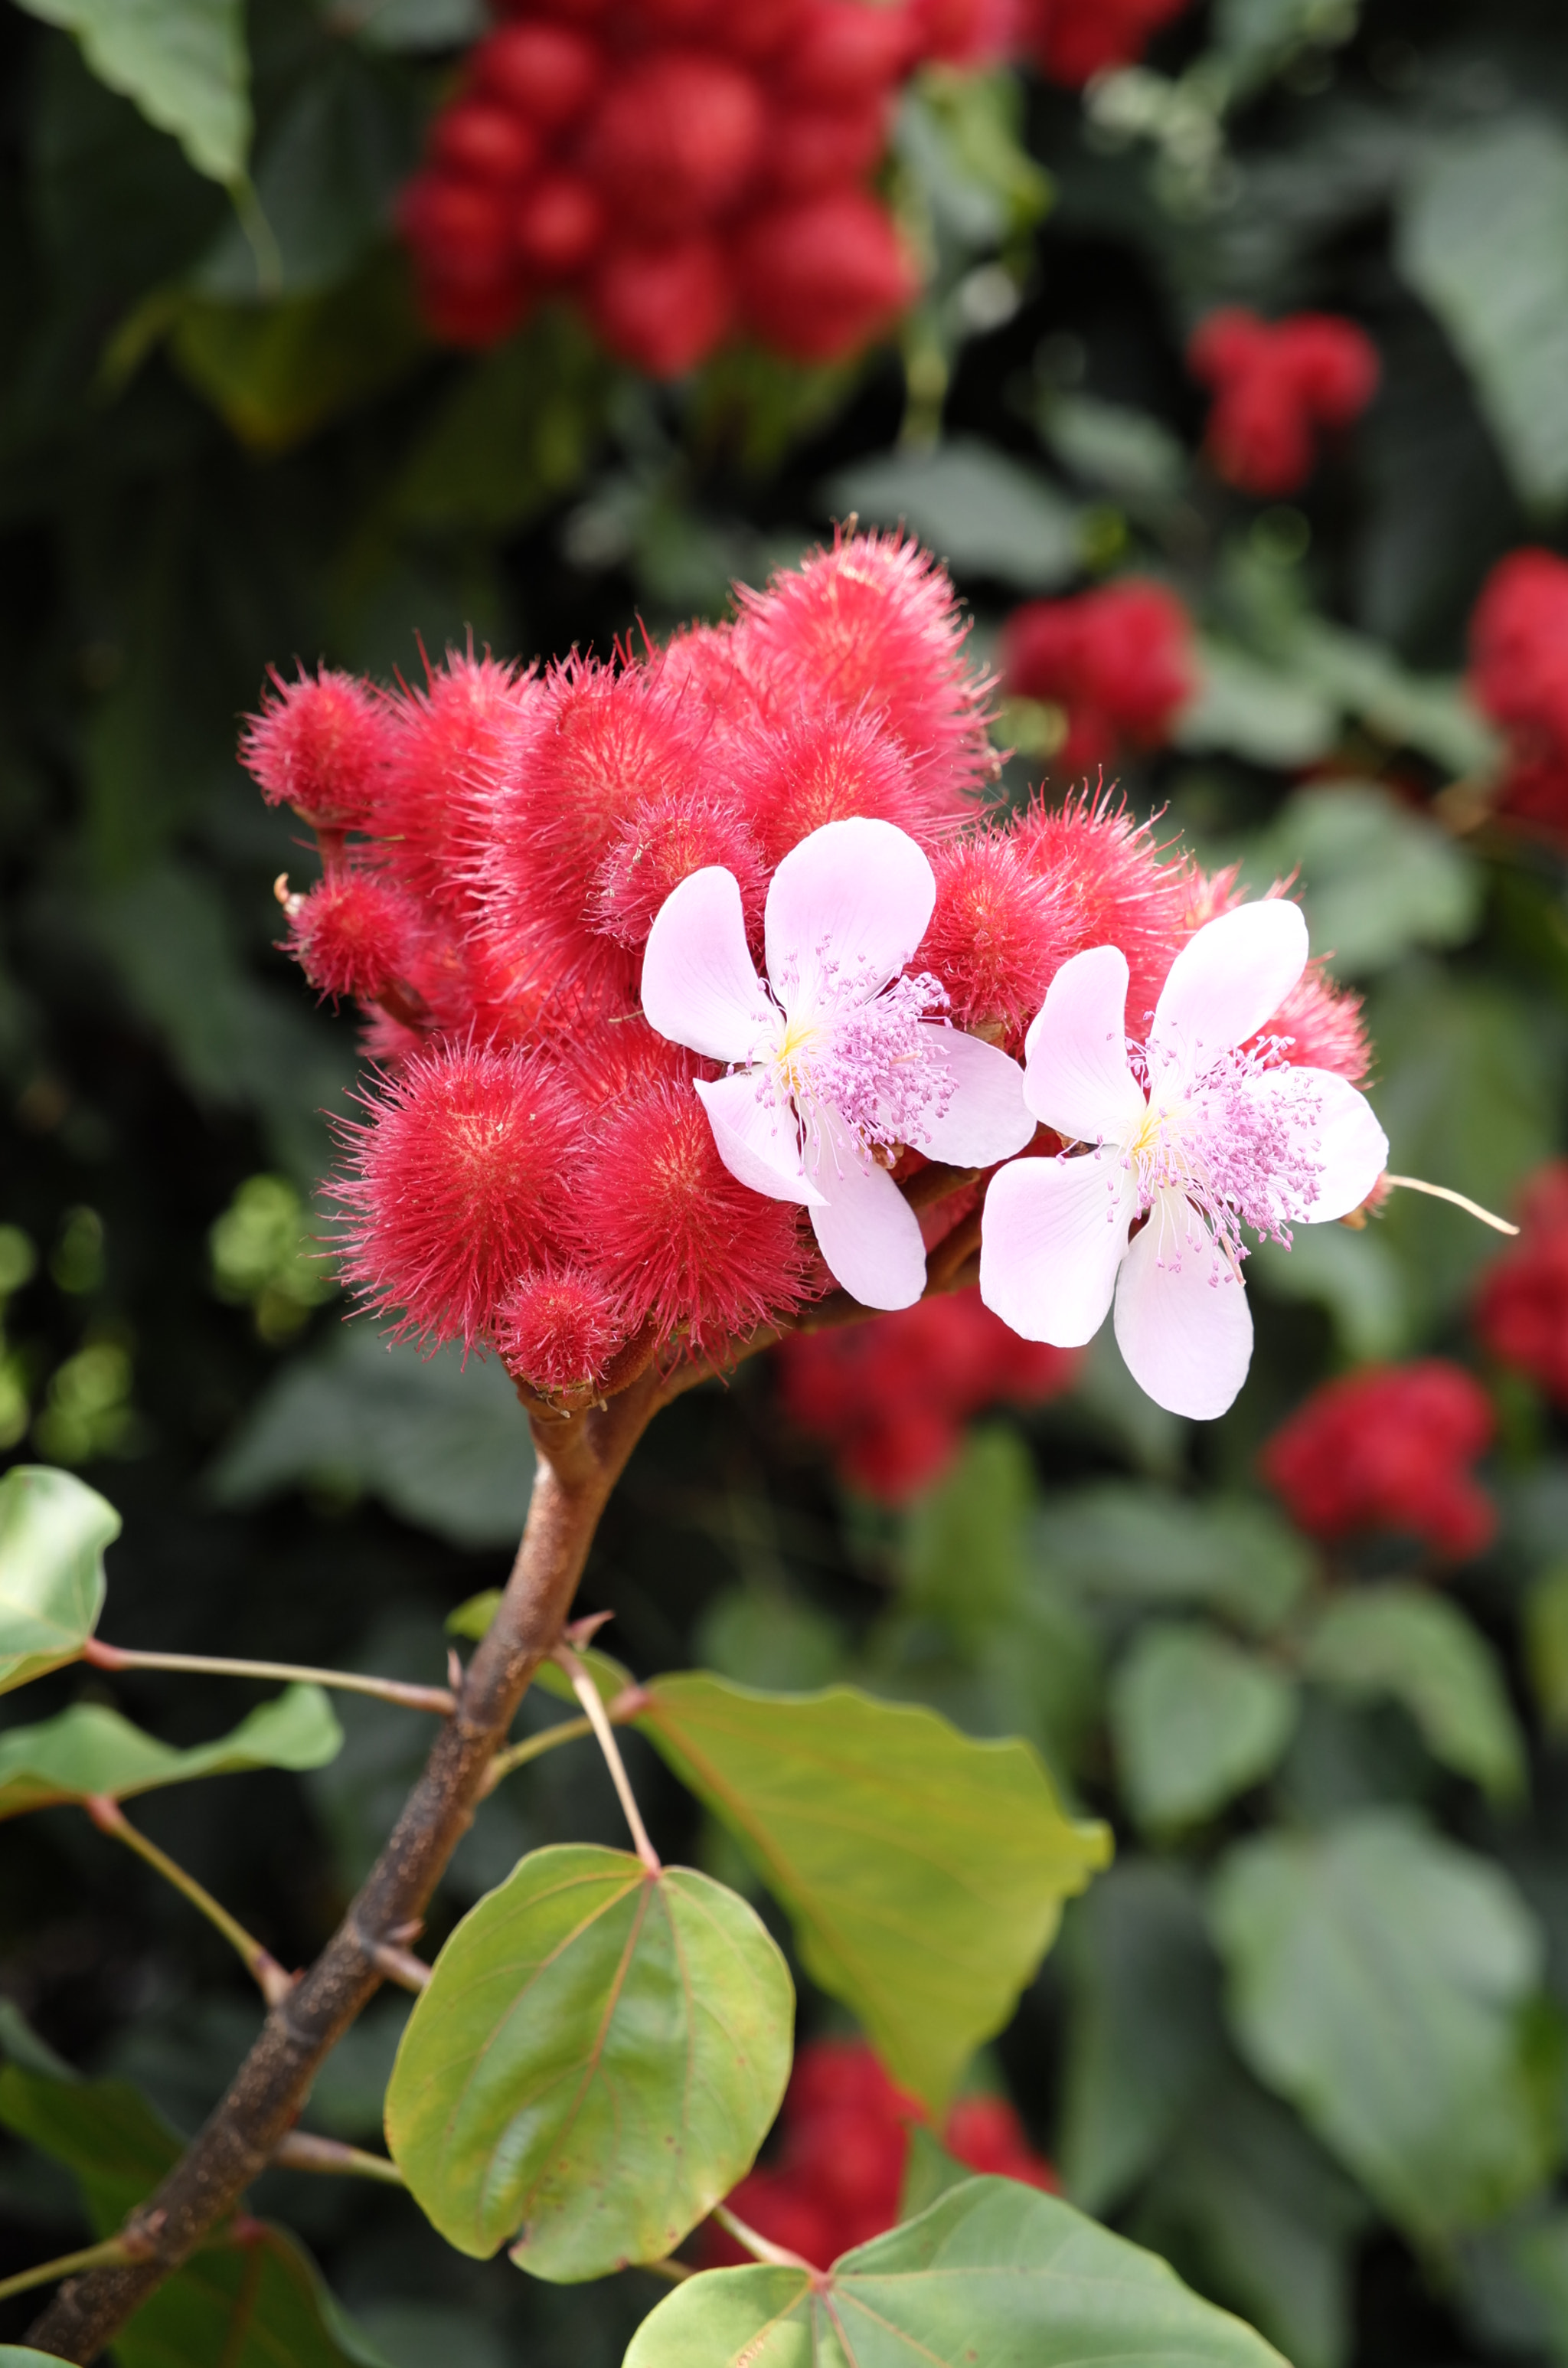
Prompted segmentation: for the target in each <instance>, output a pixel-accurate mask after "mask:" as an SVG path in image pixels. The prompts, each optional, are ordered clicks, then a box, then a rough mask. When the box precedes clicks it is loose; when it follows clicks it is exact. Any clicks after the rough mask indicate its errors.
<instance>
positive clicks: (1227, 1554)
mask: <svg viewBox="0 0 1568 2368" xmlns="http://www.w3.org/2000/svg"><path fill="white" fill-rule="evenodd" d="M1038 1536H1039V1551H1040V1554H1041V1556H1042V1558H1043V1559H1045V1560H1046V1561H1048V1562H1050V1563H1051V1564H1052V1565H1054V1566H1055V1567H1056V1568H1058V1569H1060V1570H1061V1571H1062V1572H1063V1573H1064V1574H1065V1575H1066V1576H1067V1577H1070V1578H1072V1579H1073V1580H1074V1582H1075V1583H1076V1584H1077V1585H1078V1586H1079V1587H1081V1588H1083V1589H1084V1590H1085V1593H1086V1594H1089V1595H1094V1596H1100V1597H1105V1598H1108V1600H1111V1601H1113V1602H1115V1601H1121V1602H1130V1603H1151V1604H1177V1603H1202V1604H1207V1605H1208V1607H1209V1608H1210V1611H1219V1612H1222V1613H1223V1614H1224V1615H1225V1617H1226V1618H1227V1619H1230V1620H1233V1621H1235V1622H1237V1624H1238V1626H1241V1627H1244V1628H1246V1629H1249V1630H1250V1631H1252V1632H1253V1634H1257V1635H1267V1634H1268V1632H1269V1630H1270V1629H1273V1628H1277V1627H1278V1625H1279V1623H1280V1622H1281V1621H1282V1620H1284V1619H1286V1618H1287V1617H1288V1616H1289V1614H1290V1611H1292V1610H1293V1609H1294V1608H1295V1606H1296V1604H1297V1603H1298V1602H1299V1601H1300V1600H1301V1596H1302V1595H1303V1594H1304V1593H1305V1591H1306V1589H1307V1588H1308V1587H1309V1586H1310V1585H1311V1583H1312V1569H1313V1562H1312V1549H1311V1547H1310V1546H1308V1545H1307V1544H1306V1543H1305V1542H1304V1540H1302V1539H1301V1537H1299V1536H1298V1535H1297V1534H1296V1532H1295V1531H1293V1530H1291V1529H1290V1528H1289V1527H1288V1526H1287V1524H1286V1523H1285V1522H1284V1521H1283V1520H1281V1519H1280V1517H1279V1515H1278V1513H1277V1512H1275V1510H1274V1509H1273V1508H1272V1507H1271V1506H1268V1505H1258V1504H1253V1503H1250V1502H1249V1501H1248V1500H1247V1499H1245V1498H1244V1497H1209V1498H1207V1499H1206V1500H1205V1501H1203V1502H1202V1503H1195V1502H1194V1501H1193V1499H1192V1498H1191V1497H1178V1496H1176V1494H1175V1492H1174V1491H1173V1490H1170V1489H1165V1488H1156V1487H1153V1486H1150V1485H1148V1484H1146V1483H1143V1484H1133V1483H1130V1482H1128V1481H1124V1480H1114V1481H1108V1482H1105V1483H1103V1484H1102V1485H1100V1486H1095V1487H1089V1488H1079V1489H1075V1490H1074V1492H1073V1493H1072V1494H1071V1495H1068V1496H1062V1497H1051V1498H1049V1499H1048V1500H1047V1502H1046V1505H1045V1508H1044V1510H1043V1511H1042V1513H1041V1515H1040V1524H1039V1531H1038Z"/></svg>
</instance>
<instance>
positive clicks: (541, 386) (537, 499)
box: [392, 312, 615, 534]
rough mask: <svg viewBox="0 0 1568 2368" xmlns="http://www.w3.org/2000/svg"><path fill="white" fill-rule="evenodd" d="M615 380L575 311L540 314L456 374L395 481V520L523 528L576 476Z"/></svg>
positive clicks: (426, 525)
mask: <svg viewBox="0 0 1568 2368" xmlns="http://www.w3.org/2000/svg"><path fill="white" fill-rule="evenodd" d="M614 383H615V380H614V375H613V372H612V371H611V370H610V367H609V365H608V363H607V362H606V360H605V359H604V356H603V354H602V353H601V352H600V350H599V348H598V347H597V346H596V345H595V344H594V342H593V340H592V339H591V338H590V336H588V333H587V331H586V330H585V328H584V327H583V326H582V324H580V322H579V321H578V320H577V319H576V317H575V316H574V314H571V313H565V312H549V313H542V314H541V315H540V318H539V319H538V320H537V321H535V322H534V323H533V324H532V325H531V326H530V327H529V328H528V330H526V331H525V332H524V334H523V335H522V336H518V337H514V338H512V339H511V340H510V342H509V343H508V344H506V345H505V346H501V347H498V348H497V349H496V351H495V352H494V353H493V354H487V355H486V356H485V357H484V359H483V360H482V361H478V362H475V363H474V364H472V367H471V368H469V369H468V370H465V371H464V372H463V374H462V376H461V377H460V379H459V381H458V382H457V384H456V386H455V388H454V391H453V393H451V395H450V396H449V398H448V400H447V401H446V402H445V403H444V404H441V406H440V407H439V408H438V409H437V412H436V414H435V416H434V418H433V419H432V420H431V421H430V423H429V425H428V427H426V429H425V430H424V433H423V434H422V435H421V436H420V438H419V439H418V440H417V442H416V443H415V447H414V450H413V451H412V452H411V454H410V455H409V458H408V461H407V462H406V463H405V465H404V468H403V472H402V474H401V476H400V477H399V479H398V481H397V483H396V484H394V486H393V488H392V508H393V511H394V513H395V515H396V517H397V518H398V519H399V520H400V521H401V522H402V523H403V524H404V525H406V526H411V527H414V528H415V529H436V530H437V531H445V530H448V529H452V528H455V527H476V528H478V529H481V530H482V531H483V532H485V533H488V534H501V533H506V532H510V531H513V530H515V529H517V528H518V527H521V526H525V525H527V523H528V520H529V519H530V518H535V517H537V516H538V515H539V513H540V511H541V510H542V509H544V508H546V507H548V505H549V504H550V503H551V502H552V501H554V500H556V499H558V498H559V497H560V495H562V494H566V493H569V492H570V491H571V489H572V487H573V486H574V484H577V482H578V480H579V479H580V478H581V477H582V475H583V473H584V471H585V469H586V467H587V465H588V462H589V460H590V459H591V458H592V455H593V450H594V447H595V445H596V444H597V441H598V438H599V435H600V433H601V428H602V423H603V419H604V414H605V408H606V404H607V402H608V395H609V391H610V389H611V387H612V386H613V384H614Z"/></svg>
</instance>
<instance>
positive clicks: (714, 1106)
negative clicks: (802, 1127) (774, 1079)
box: [697, 1070, 822, 1204]
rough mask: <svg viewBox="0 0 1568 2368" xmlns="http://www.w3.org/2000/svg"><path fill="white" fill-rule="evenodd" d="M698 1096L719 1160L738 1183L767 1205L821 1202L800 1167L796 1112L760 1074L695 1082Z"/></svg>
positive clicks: (749, 1072) (747, 1071) (746, 1071)
mask: <svg viewBox="0 0 1568 2368" xmlns="http://www.w3.org/2000/svg"><path fill="white" fill-rule="evenodd" d="M759 1088H762V1090H761V1091H759ZM697 1092H698V1095H699V1099H700V1100H701V1103H702V1107H703V1109H704V1110H706V1111H707V1113H708V1123H709V1125H710V1127H711V1128H712V1130H713V1141H714V1144H715V1145H716V1147H717V1149H718V1153H719V1156H720V1158H721V1159H722V1161H723V1163H724V1165H725V1167H727V1168H728V1169H729V1171H730V1173H731V1175H732V1176H733V1177H734V1178H737V1180H738V1181H739V1182H740V1183H742V1184H745V1185H748V1186H749V1187H750V1189H751V1190H752V1191H754V1192H763V1193H766V1194H767V1198H768V1200H770V1201H803V1202H805V1203H808V1204H810V1203H812V1202H813V1201H820V1200H821V1199H822V1194H821V1193H820V1192H819V1191H818V1190H817V1188H816V1186H815V1185H814V1184H813V1183H812V1180H811V1178H810V1177H809V1176H808V1175H807V1174H806V1171H805V1169H804V1167H802V1165H801V1152H800V1144H799V1142H798V1139H797V1133H796V1126H795V1113H794V1110H792V1108H791V1107H790V1104H789V1103H788V1102H784V1103H779V1102H777V1101H775V1100H774V1099H773V1097H772V1095H771V1094H770V1093H768V1092H767V1089H766V1080H765V1078H764V1077H763V1076H762V1075H760V1074H759V1073H758V1072H757V1071H756V1070H742V1072H741V1074H740V1075H739V1076H734V1077H721V1078H720V1079H719V1080H718V1082H717V1083H716V1084H714V1085H709V1084H707V1083H706V1082H705V1081H704V1080H703V1079H701V1078H699V1079H698V1080H697Z"/></svg>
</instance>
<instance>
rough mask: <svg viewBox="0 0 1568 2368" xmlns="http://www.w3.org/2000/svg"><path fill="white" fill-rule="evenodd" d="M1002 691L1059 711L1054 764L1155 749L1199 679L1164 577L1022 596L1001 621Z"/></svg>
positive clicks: (1078, 764)
mask: <svg viewBox="0 0 1568 2368" xmlns="http://www.w3.org/2000/svg"><path fill="white" fill-rule="evenodd" d="M1002 668H1003V677H1004V679H1005V681H1006V686H1007V689H1009V691H1011V692H1013V693H1014V694H1015V695H1016V696H1017V697H1020V698H1024V699H1037V700H1050V701H1051V702H1052V703H1053V704H1055V705H1057V706H1060V707H1062V708H1063V709H1064V710H1065V711H1066V714H1067V724H1068V729H1067V738H1066V741H1065V743H1064V745H1063V746H1062V749H1061V752H1060V755H1059V757H1058V759H1057V764H1058V769H1059V770H1060V771H1062V772H1063V773H1076V772H1080V771H1082V770H1083V769H1084V768H1085V767H1086V766H1090V765H1094V764H1096V763H1100V762H1106V763H1108V762H1109V761H1110V760H1111V759H1112V758H1113V757H1116V756H1117V754H1118V753H1119V750H1120V749H1122V748H1123V747H1125V746H1132V747H1139V748H1157V747H1160V746H1163V745H1164V744H1165V741H1166V740H1167V739H1168V737H1169V735H1170V731H1171V727H1172V725H1173V724H1174V723H1175V722H1176V717H1177V716H1178V715H1179V713H1180V712H1181V710H1182V708H1183V707H1184V706H1185V705H1186V704H1187V700H1189V699H1190V698H1191V696H1192V694H1193V692H1194V690H1195V689H1197V686H1198V663H1197V657H1196V655H1195V652H1194V648H1193V639H1192V626H1191V621H1190V620H1189V619H1188V617H1187V610H1186V609H1185V608H1184V607H1183V606H1182V604H1181V602H1180V601H1179V600H1178V599H1177V598H1176V595H1175V594H1174V593H1173V592H1170V591H1167V590H1166V588H1165V586H1164V585H1163V584H1154V583H1152V582H1150V581H1149V580H1148V579H1147V578H1146V577H1143V576H1138V575H1126V576H1122V577H1121V578H1120V579H1119V581H1118V582H1116V583H1114V584H1107V585H1103V586H1099V587H1098V588H1096V590H1094V591H1092V592H1079V593H1076V594H1074V596H1073V598H1070V599H1066V600H1028V601H1026V602H1025V603H1024V605H1023V607H1022V608H1020V609H1014V611H1013V613H1012V615H1011V616H1010V617H1009V618H1008V620H1007V622H1006V626H1005V628H1004V629H1003V635H1002Z"/></svg>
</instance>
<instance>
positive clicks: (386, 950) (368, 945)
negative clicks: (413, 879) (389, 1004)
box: [289, 871, 419, 1003]
mask: <svg viewBox="0 0 1568 2368" xmlns="http://www.w3.org/2000/svg"><path fill="white" fill-rule="evenodd" d="M418 938H419V914H418V908H417V907H416V906H415V905H413V904H411V903H410V901H409V899H408V898H407V897H406V896H403V895H402V894H399V892H398V890H397V889H395V888H392V887H390V886H389V885H388V884H387V882H385V881H382V880H377V879H374V878H372V877H370V876H369V874H368V873H366V872H363V871H335V872H331V873H329V874H328V876H327V877H326V878H325V879H324V880H322V881H318V882H317V883H316V885H315V887H313V888H312V890H311V892H310V894H308V895H306V896H300V897H295V898H292V899H290V907H289V951H290V953H291V954H292V955H293V956H294V958H295V960H296V961H297V962H298V963H299V965H300V967H301V970H302V971H303V972H304V973H305V976H306V977H307V978H308V979H309V980H310V983H311V985H312V986H313V987H314V988H315V989H316V990H317V992H318V994H321V995H324V996H332V997H334V998H335V999H336V998H339V997H341V996H353V997H355V998H356V999H357V1000H358V1001H359V1002H361V1003H374V1002H375V1001H376V1000H377V998H378V997H379V996H382V995H384V994H385V993H386V991H387V989H388V988H389V987H390V986H392V985H393V983H394V982H395V981H397V980H399V979H401V978H403V977H404V976H406V974H407V972H408V970H409V968H410V966H411V962H412V961H413V958H414V950H415V945H416V943H417V941H418Z"/></svg>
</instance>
